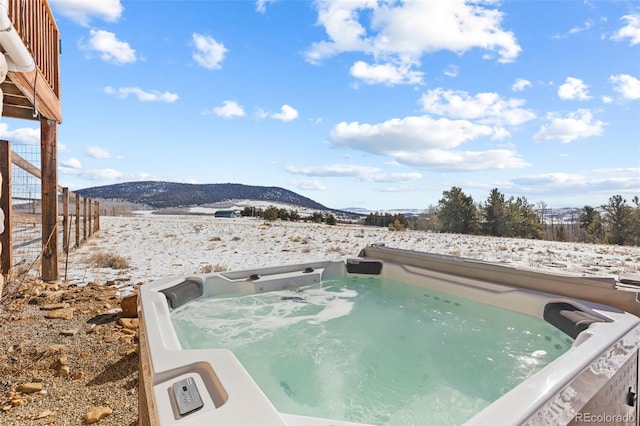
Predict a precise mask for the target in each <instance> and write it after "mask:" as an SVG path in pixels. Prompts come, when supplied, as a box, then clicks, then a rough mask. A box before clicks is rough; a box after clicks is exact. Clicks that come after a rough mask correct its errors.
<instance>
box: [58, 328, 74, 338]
mask: <svg viewBox="0 0 640 426" xmlns="http://www.w3.org/2000/svg"><path fill="white" fill-rule="evenodd" d="M76 334H78V329H77V328H71V329H69V330H62V331H61V332H60V335H61V336H75V335H76Z"/></svg>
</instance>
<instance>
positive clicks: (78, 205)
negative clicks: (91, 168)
mask: <svg viewBox="0 0 640 426" xmlns="http://www.w3.org/2000/svg"><path fill="white" fill-rule="evenodd" d="M81 198H82V197H80V194H76V247H80V204H81V202H82V201H81Z"/></svg>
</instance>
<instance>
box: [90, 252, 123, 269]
mask: <svg viewBox="0 0 640 426" xmlns="http://www.w3.org/2000/svg"><path fill="white" fill-rule="evenodd" d="M87 263H89V264H91V265H92V266H95V267H96V268H111V269H129V268H130V265H129V260H128V259H127V258H125V257H123V256H120V255H119V254H117V253H105V252H102V251H99V252H96V253H93V254H91V256H89V259H88V262H87Z"/></svg>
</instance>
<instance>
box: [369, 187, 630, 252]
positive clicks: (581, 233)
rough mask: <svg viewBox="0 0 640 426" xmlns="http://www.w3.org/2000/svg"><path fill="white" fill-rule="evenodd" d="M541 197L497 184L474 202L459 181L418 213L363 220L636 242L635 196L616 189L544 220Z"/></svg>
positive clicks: (436, 228) (452, 230)
mask: <svg viewBox="0 0 640 426" xmlns="http://www.w3.org/2000/svg"><path fill="white" fill-rule="evenodd" d="M546 211H548V209H547V208H546V205H545V203H544V202H541V203H539V205H538V207H536V206H535V205H534V204H532V203H530V202H529V201H528V200H527V198H526V197H509V198H507V197H506V196H505V195H504V194H503V193H501V192H500V191H499V190H498V189H497V188H494V189H492V190H491V192H490V193H489V196H488V197H487V199H486V200H485V201H484V202H480V203H476V202H475V201H474V200H473V198H472V197H471V196H470V195H467V194H465V193H464V191H463V190H462V189H461V188H459V187H456V186H454V187H452V188H451V189H449V190H447V191H443V193H442V198H441V199H440V200H439V201H438V205H437V206H435V207H434V206H432V207H429V208H428V209H427V210H426V211H425V213H424V214H422V215H420V216H418V217H410V218H407V217H405V216H404V215H402V214H395V215H391V214H389V213H385V214H381V213H377V212H376V213H370V214H369V215H368V216H367V217H366V218H365V219H364V224H365V225H371V226H383V227H388V228H389V229H390V230H394V231H396V230H403V229H417V230H428V231H433V232H449V233H458V234H476V235H489V236H494V237H512V238H531V239H548V240H556V241H579V242H591V243H604V244H618V245H635V246H638V245H640V199H639V198H638V196H635V197H633V199H632V200H631V204H628V203H627V201H626V200H625V199H624V198H623V197H622V196H621V195H614V196H612V197H611V198H609V202H608V203H607V204H603V205H601V206H599V208H597V207H592V206H589V205H586V206H584V207H583V208H582V209H580V211H579V213H578V216H577V220H576V221H575V222H573V221H572V223H563V222H560V223H551V224H549V223H546V221H545V217H544V215H545V212H546Z"/></svg>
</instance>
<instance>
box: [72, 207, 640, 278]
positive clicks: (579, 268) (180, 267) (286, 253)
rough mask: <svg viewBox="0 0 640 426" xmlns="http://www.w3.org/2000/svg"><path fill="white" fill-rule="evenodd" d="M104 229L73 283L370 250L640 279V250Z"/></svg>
mask: <svg viewBox="0 0 640 426" xmlns="http://www.w3.org/2000/svg"><path fill="white" fill-rule="evenodd" d="M100 227H101V230H100V231H99V232H98V233H96V234H94V236H93V237H92V238H91V239H90V240H89V241H87V242H86V243H85V244H84V245H83V246H82V247H80V248H79V249H77V250H74V251H72V253H71V254H70V256H69V259H68V262H67V264H66V265H65V263H64V262H62V264H61V266H60V274H61V276H62V277H64V276H65V275H66V279H67V281H68V282H69V283H71V284H78V285H83V284H86V283H88V282H97V283H105V282H106V281H107V280H117V281H119V282H121V284H122V285H123V286H125V287H126V286H128V285H132V284H136V283H146V282H149V281H153V280H155V279H158V278H161V277H166V276H173V275H190V274H195V273H203V272H211V271H223V270H240V269H252V268H256V267H264V266H276V265H282V264H292V263H299V262H307V261H317V260H328V259H340V258H344V257H347V256H357V254H358V253H359V252H360V250H361V249H362V248H364V247H366V246H367V245H370V244H374V243H384V244H386V245H387V246H389V247H394V248H401V249H408V250H418V251H422V252H430V253H438V254H447V255H454V256H462V257H467V258H472V259H478V260H484V261H489V262H496V263H501V264H506V265H510V266H513V267H518V268H521V269H531V270H537V271H547V272H553V273H562V274H571V275H578V276H618V277H633V278H636V279H640V247H621V246H613V245H598V244H581V243H564V242H555V241H540V240H525V239H512V238H496V237H486V236H473V235H456V234H437V233H431V232H424V231H401V232H397V231H396V232H393V231H389V230H388V229H386V228H374V227H364V226H359V225H336V226H330V225H325V224H312V223H302V222H300V223H297V222H281V221H273V222H266V221H264V220H262V219H253V218H237V219H226V218H214V217H213V216H195V215H181V216H168V215H154V214H149V213H148V212H146V213H141V214H135V215H132V216H103V217H101V218H100ZM96 253H98V254H104V255H107V256H110V255H118V256H120V257H122V258H124V259H125V260H126V263H127V264H128V267H127V268H125V269H112V268H98V267H96V266H92V265H91V262H90V261H89V259H91V257H92V256H94V255H95V254H96Z"/></svg>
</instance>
